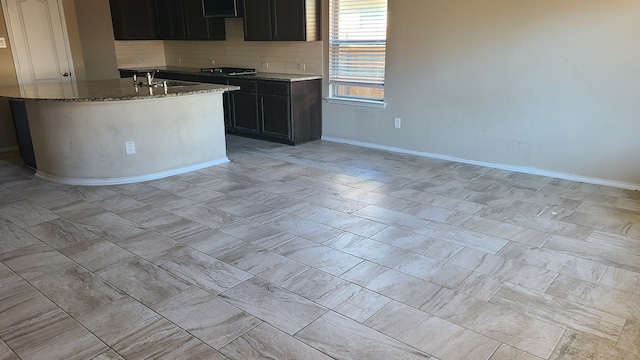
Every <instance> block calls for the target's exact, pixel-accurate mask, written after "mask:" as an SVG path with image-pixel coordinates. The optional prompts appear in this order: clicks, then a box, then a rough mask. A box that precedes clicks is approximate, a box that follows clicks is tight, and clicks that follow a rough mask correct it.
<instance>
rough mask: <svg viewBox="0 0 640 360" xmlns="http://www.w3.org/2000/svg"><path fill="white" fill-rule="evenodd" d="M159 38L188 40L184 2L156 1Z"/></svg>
mask: <svg viewBox="0 0 640 360" xmlns="http://www.w3.org/2000/svg"><path fill="white" fill-rule="evenodd" d="M156 8H157V14H158V16H157V23H158V38H159V39H162V40H184V39H186V38H187V31H186V27H185V15H184V5H183V3H182V0H156Z"/></svg>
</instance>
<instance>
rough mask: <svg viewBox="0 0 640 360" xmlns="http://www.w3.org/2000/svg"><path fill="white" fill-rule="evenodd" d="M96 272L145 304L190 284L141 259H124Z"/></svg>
mask: <svg viewBox="0 0 640 360" xmlns="http://www.w3.org/2000/svg"><path fill="white" fill-rule="evenodd" d="M96 274H97V275H98V276H100V277H101V278H103V279H105V280H106V281H108V282H109V283H111V284H113V285H115V286H116V287H117V288H118V289H120V290H122V291H124V292H126V293H127V294H129V296H131V297H133V298H134V299H136V300H138V301H140V302H141V303H143V304H145V305H151V304H154V303H157V302H158V301H161V300H164V299H166V298H167V297H169V296H171V295H173V294H175V293H177V292H180V291H182V290H184V289H186V288H188V287H189V286H190V283H188V282H186V281H184V280H181V279H179V278H177V277H175V276H174V275H172V274H171V273H169V272H168V271H166V270H164V269H161V268H160V267H158V266H156V265H154V264H151V263H149V262H147V261H144V260H142V259H132V260H129V259H125V260H122V261H120V262H118V263H115V264H113V265H110V266H108V267H105V268H103V269H102V270H100V271H98V272H96Z"/></svg>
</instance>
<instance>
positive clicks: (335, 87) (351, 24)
mask: <svg viewBox="0 0 640 360" xmlns="http://www.w3.org/2000/svg"><path fill="white" fill-rule="evenodd" d="M329 13H330V17H329V86H330V96H331V97H332V98H342V99H353V100H370V101H371V100H373V101H377V102H382V101H383V100H384V58H385V53H386V48H387V0H330V3H329Z"/></svg>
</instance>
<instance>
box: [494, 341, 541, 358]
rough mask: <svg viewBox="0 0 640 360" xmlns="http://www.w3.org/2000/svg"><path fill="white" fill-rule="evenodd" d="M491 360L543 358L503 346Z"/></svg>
mask: <svg viewBox="0 0 640 360" xmlns="http://www.w3.org/2000/svg"><path fill="white" fill-rule="evenodd" d="M489 360H541V358H539V357H537V356H533V355H531V354H529V353H527V352H524V351H522V350H518V349H516V348H514V347H511V346H509V345H505V344H501V345H500V346H499V347H498V350H496V352H495V353H493V355H492V356H491V357H490V358H489Z"/></svg>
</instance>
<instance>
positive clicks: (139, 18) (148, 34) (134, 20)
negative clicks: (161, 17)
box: [109, 0, 158, 40]
mask: <svg viewBox="0 0 640 360" xmlns="http://www.w3.org/2000/svg"><path fill="white" fill-rule="evenodd" d="M109 5H110V7H111V19H112V23H113V35H114V38H115V39H116V40H154V39H157V38H158V30H157V24H156V23H157V14H156V3H155V0H109Z"/></svg>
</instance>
